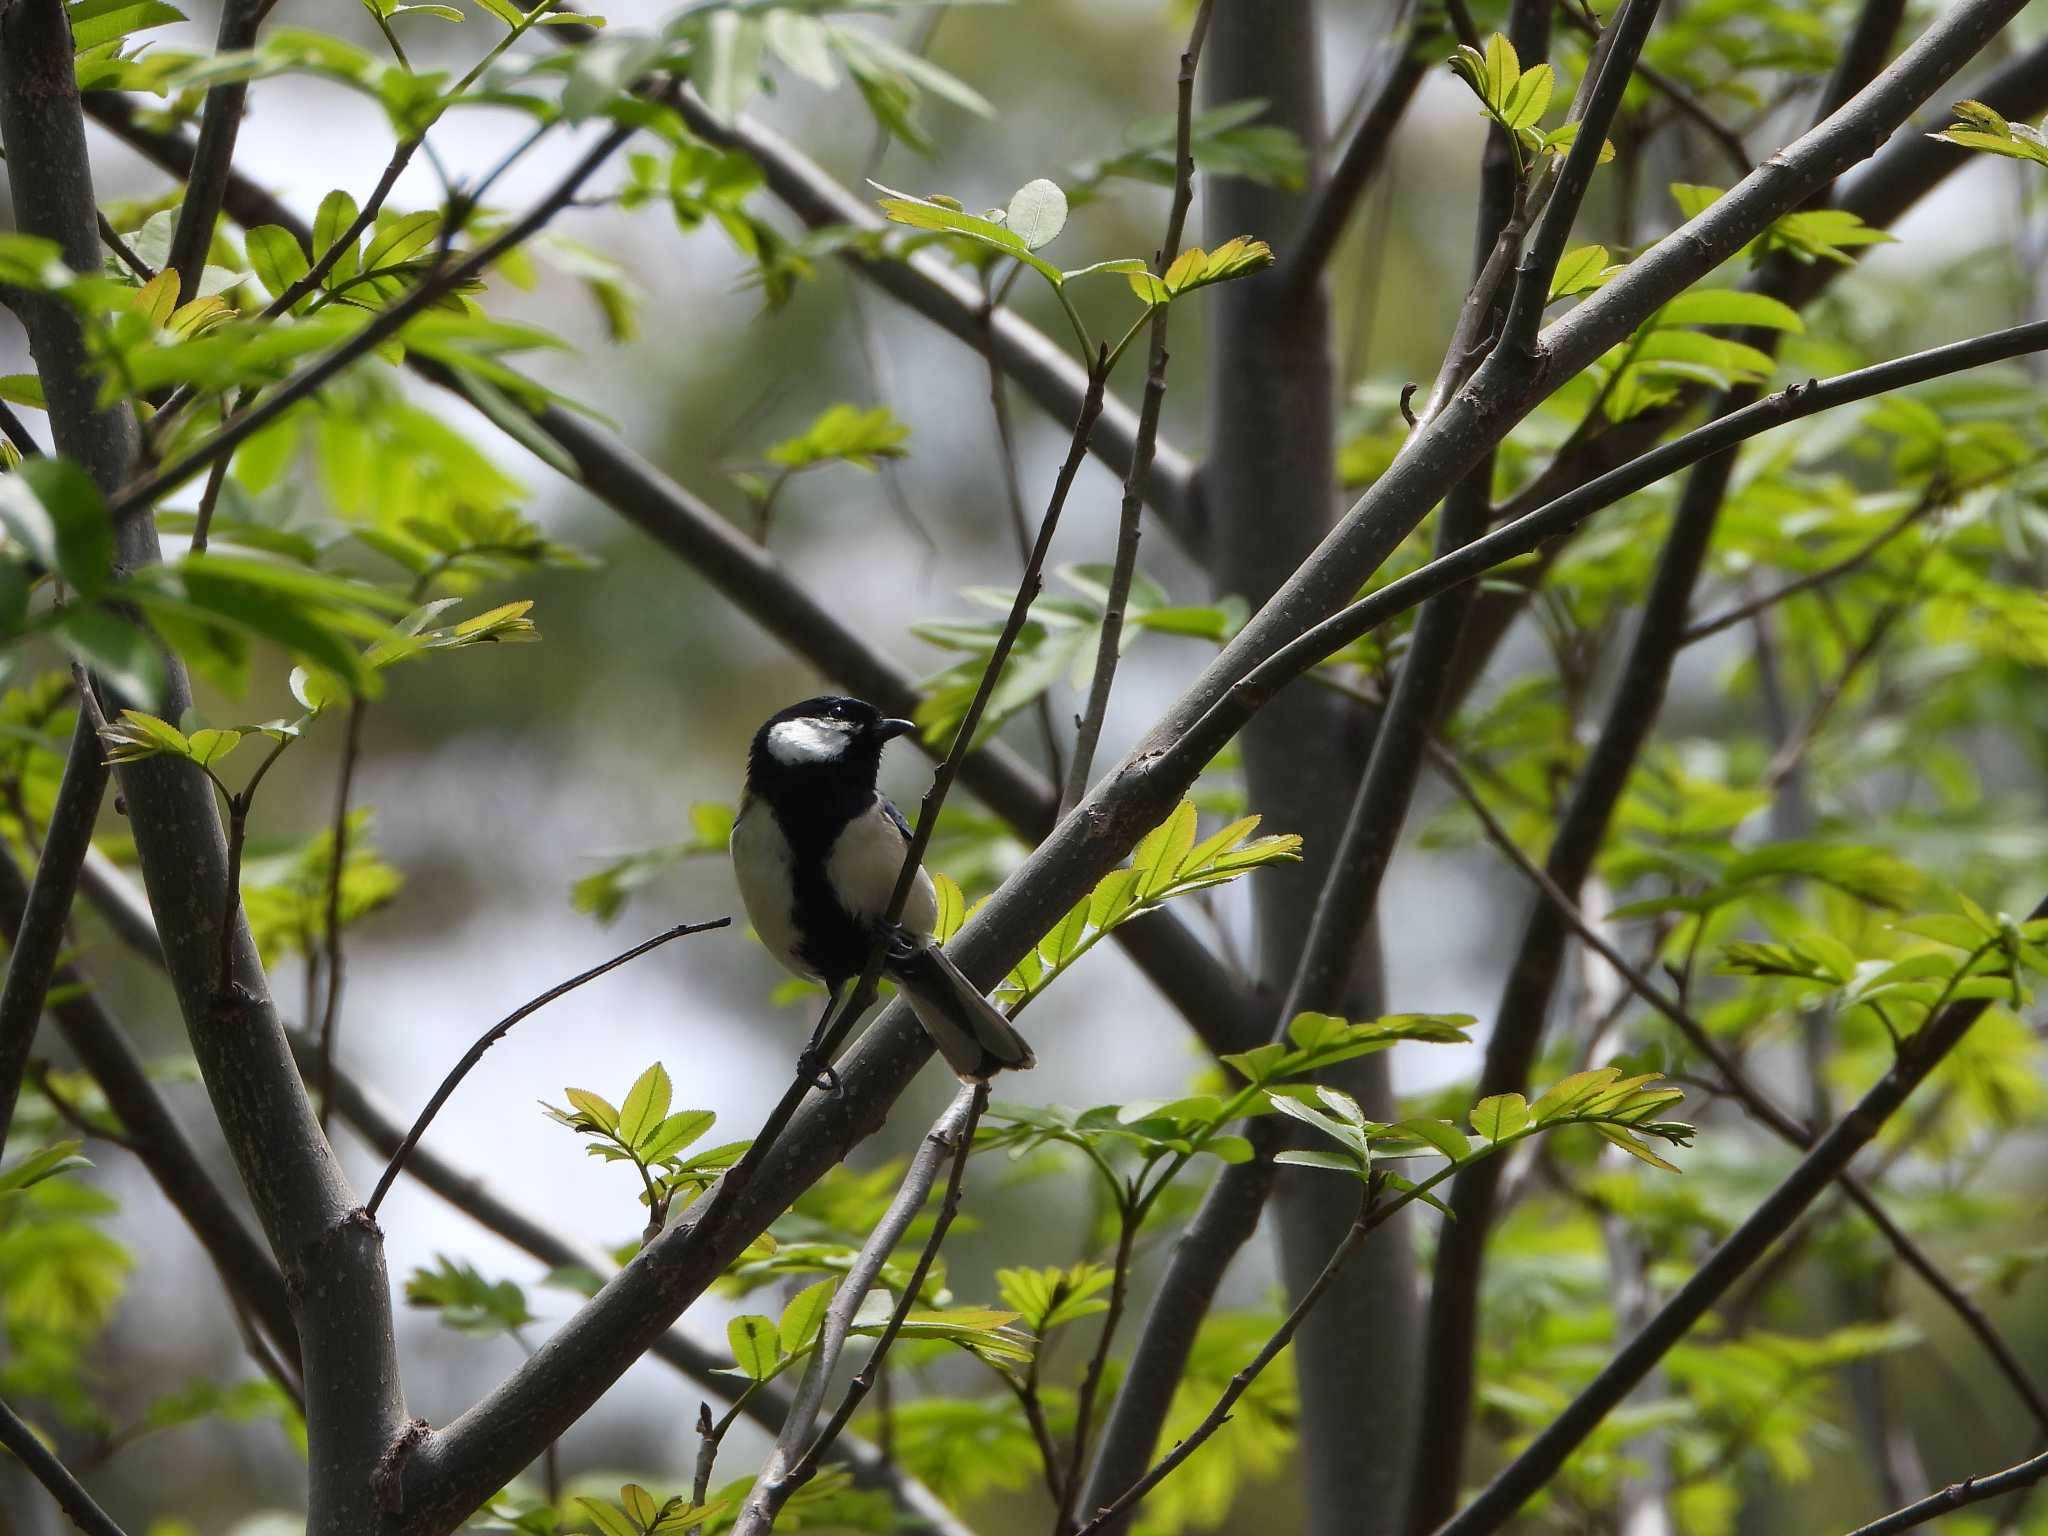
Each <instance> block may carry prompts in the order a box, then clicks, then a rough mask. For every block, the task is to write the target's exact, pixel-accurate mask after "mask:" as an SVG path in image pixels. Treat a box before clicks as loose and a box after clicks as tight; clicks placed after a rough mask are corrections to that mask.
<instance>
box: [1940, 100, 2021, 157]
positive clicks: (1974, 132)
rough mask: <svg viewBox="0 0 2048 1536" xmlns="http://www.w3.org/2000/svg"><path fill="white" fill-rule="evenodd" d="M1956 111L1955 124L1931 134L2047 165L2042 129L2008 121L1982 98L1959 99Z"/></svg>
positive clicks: (1945, 139) (1993, 152) (1963, 144)
mask: <svg viewBox="0 0 2048 1536" xmlns="http://www.w3.org/2000/svg"><path fill="white" fill-rule="evenodd" d="M1955 113H1956V120H1955V121H1954V122H1953V123H1951V124H1950V125H1949V126H1948V127H1946V128H1944V129H1942V131H1941V132H1939V133H1931V134H1929V135H1928V137H1929V138H1931V139H1940V140H1941V141H1942V142H1943V143H1945V144H1955V145H1959V146H1961V147H1962V148H1964V149H1980V150H1983V151H1984V152H1985V153H1986V154H1991V155H2004V156H2005V157H2006V158H2008V159H2012V160H2031V161H2033V162H2034V164H2036V165H2048V137H2043V135H2042V133H2041V130H2040V129H2038V128H2035V127H2032V126H2030V125H2029V124H2026V123H2009V122H2007V121H2006V120H2005V119H2004V118H2003V117H2000V116H1999V115H1998V113H1996V112H1995V111H1993V110H1992V109H1991V108H1990V107H1987V106H1985V105H1984V103H1983V102H1981V101H1959V102H1957V103H1956V106H1955Z"/></svg>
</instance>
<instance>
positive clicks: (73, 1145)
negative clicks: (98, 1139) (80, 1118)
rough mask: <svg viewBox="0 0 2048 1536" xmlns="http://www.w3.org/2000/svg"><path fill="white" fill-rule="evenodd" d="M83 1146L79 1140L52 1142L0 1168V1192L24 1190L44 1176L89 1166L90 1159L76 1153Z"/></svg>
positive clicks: (90, 1164)
mask: <svg viewBox="0 0 2048 1536" xmlns="http://www.w3.org/2000/svg"><path fill="white" fill-rule="evenodd" d="M84 1145H85V1143H84V1142H82V1141H57V1142H52V1143H51V1144H50V1145H49V1146H47V1147H43V1148H41V1149H40V1150H38V1151H35V1152H31V1153H29V1154H27V1155H26V1156H25V1157H21V1158H18V1159H16V1160H15V1161H14V1162H13V1163H11V1164H9V1165H8V1166H7V1167H5V1168H0V1195H7V1194H13V1193H15V1192H16V1191H18V1190H24V1189H27V1188H28V1187H29V1186H30V1185H31V1184H40V1183H41V1182H42V1181H43V1180H44V1179H49V1178H54V1177H56V1176H57V1175H58V1174H60V1173H68V1172H70V1171H71V1170H72V1169H74V1168H90V1167H91V1166H92V1160H91V1159H90V1158H85V1157H81V1156H80V1155H79V1150H80V1149H81V1148H82V1147H84Z"/></svg>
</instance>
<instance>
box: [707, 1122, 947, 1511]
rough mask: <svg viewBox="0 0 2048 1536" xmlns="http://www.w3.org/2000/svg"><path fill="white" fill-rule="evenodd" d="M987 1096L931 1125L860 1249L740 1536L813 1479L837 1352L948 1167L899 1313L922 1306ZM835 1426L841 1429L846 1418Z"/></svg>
mask: <svg viewBox="0 0 2048 1536" xmlns="http://www.w3.org/2000/svg"><path fill="white" fill-rule="evenodd" d="M987 1096H988V1087H987V1085H986V1084H980V1085H976V1086H964V1087H962V1088H961V1089H960V1091H959V1092H958V1093H956V1094H955V1095H954V1096H953V1101H952V1103H950V1104H948V1105H947V1106H946V1109H945V1110H944V1112H943V1113H941V1114H940V1116H939V1118H938V1119H937V1120H935V1121H933V1122H932V1127H931V1129H930V1130H928V1131H926V1132H925V1134H924V1140H923V1142H922V1143H921V1144H920V1145H919V1147H918V1150H917V1155H916V1156H915V1157H913V1158H912V1159H911V1161H910V1166H909V1167H908V1168H907V1169H905V1170H904V1173H903V1182H902V1183H901V1184H899V1185H898V1186H897V1188H896V1198H895V1199H894V1200H892V1201H890V1202H889V1208H888V1209H887V1210H886V1211H884V1212H883V1213H882V1218H881V1220H880V1221H878V1222H876V1223H875V1227H874V1230H873V1231H872V1232H870V1233H869V1234H868V1238H867V1241H866V1242H864V1243H863V1244H861V1248H860V1252H859V1253H857V1254H856V1255H854V1259H853V1262H852V1264H851V1265H850V1266H849V1267H848V1268H847V1271H846V1274H845V1276H844V1277H843V1278H842V1279H841V1280H840V1282H839V1286H838V1289H836V1290H835V1291H833V1293H832V1304H831V1306H830V1307H829V1308H828V1309H827V1311H826V1313H825V1321H824V1323H823V1324H822V1325H821V1326H820V1328H819V1330H818V1339H817V1344H816V1346H815V1347H814V1348H813V1349H812V1351H811V1356H810V1359H808V1360H807V1361H805V1362H804V1373H803V1377H802V1379H801V1380H800V1381H799V1382H798V1383H797V1388H796V1400H795V1402H794V1403H793V1404H792V1405H791V1407H790V1411H789V1416H788V1417H787V1418H785V1419H784V1420H783V1421H782V1431H781V1433H780V1434H778V1435H777V1436H776V1437H775V1447H774V1449H773V1450H771V1451H770V1452H769V1453H768V1461H767V1464H766V1465H765V1466H763V1467H762V1469H761V1474H760V1476H759V1477H758V1478H756V1479H755V1482H754V1487H753V1491H752V1492H750V1493H749V1494H748V1495H747V1501H746V1503H745V1505H743V1506H742V1507H741V1509H740V1513H739V1519H738V1522H737V1523H736V1524H735V1525H734V1527H733V1530H734V1533H735V1536H760V1533H763V1532H766V1531H768V1530H769V1529H770V1528H771V1527H773V1525H774V1524H775V1517H776V1516H777V1515H778V1514H779V1513H780V1512H781V1510H782V1506H783V1505H784V1504H786V1503H787V1502H788V1501H789V1498H790V1495H792V1494H793V1493H795V1492H796V1491H797V1489H799V1488H801V1487H802V1486H803V1485H804V1483H805V1482H807V1481H808V1480H809V1479H810V1477H811V1475H812V1474H813V1473H814V1472H816V1470H817V1461H818V1455H819V1454H821V1453H822V1452H821V1446H822V1444H823V1443H824V1442H822V1441H821V1442H820V1444H819V1445H814V1444H813V1439H812V1435H813V1431H814V1430H815V1429H816V1427H817V1423H818V1414H819V1411H820V1410H821V1409H822V1408H823V1407H824V1403H825V1392H826V1389H827V1388H829V1387H830V1386H831V1384H832V1371H833V1368H834V1367H835V1366H837V1365H838V1363H839V1356H840V1353H841V1352H842V1351H843V1350H844V1349H845V1347H846V1341H847V1339H848V1337H850V1336H851V1334H852V1332H853V1324H854V1318H855V1316H856V1315H857V1314H858V1313H859V1311H860V1308H861V1304H862V1303H863V1302H864V1301H865V1300H866V1299H867V1295H868V1292H869V1291H871V1290H873V1289H874V1285H875V1281H876V1279H877V1278H878V1277H879V1276H880V1275H881V1273H882V1267H883V1266H884V1265H885V1264H887V1263H888V1261H889V1255H890V1254H891V1253H893V1252H895V1250H896V1246H897V1244H899V1243H900V1242H902V1240H903V1234H904V1233H905V1232H907V1231H908V1230H909V1229H910V1224H911V1223H912V1222H913V1221H915V1220H916V1219H917V1215H918V1213H919V1212H920V1211H922V1210H923V1209H924V1207H925V1203H926V1201H927V1200H929V1199H930V1197H931V1192H932V1189H933V1187H934V1186H935V1185H936V1184H937V1183H938V1181H939V1170H940V1169H941V1168H943V1167H945V1166H946V1165H947V1163H948V1162H949V1161H950V1162H951V1163H952V1165H953V1167H954V1169H955V1174H954V1177H953V1180H952V1182H951V1186H950V1187H949V1189H948V1191H947V1207H948V1208H945V1209H942V1210H941V1212H940V1218H939V1222H940V1225H939V1228H936V1229H935V1230H934V1232H933V1234H932V1236H931V1238H930V1239H928V1240H927V1242H926V1244H925V1253H924V1257H923V1259H922V1261H921V1263H920V1265H919V1267H918V1271H917V1274H916V1275H915V1276H914V1277H913V1279H912V1280H911V1282H910V1283H909V1284H908V1285H907V1286H905V1288H904V1293H903V1296H902V1298H901V1299H900V1301H899V1303H898V1311H899V1312H900V1313H902V1314H903V1315H906V1316H907V1315H908V1312H909V1309H910V1308H912V1307H914V1306H915V1305H916V1304H917V1293H918V1291H919V1289H920V1288H921V1285H922V1281H923V1277H924V1274H925V1273H926V1272H927V1271H928V1270H929V1268H930V1256H931V1255H932V1254H933V1253H934V1252H935V1251H936V1250H937V1248H938V1244H939V1240H940V1238H941V1237H942V1236H943V1235H944V1233H943V1230H942V1229H943V1226H944V1224H945V1223H946V1222H948V1221H949V1220H950V1219H951V1211H950V1207H951V1206H952V1205H953V1204H955V1203H957V1200H958V1192H959V1181H960V1175H959V1169H960V1167H961V1165H963V1164H964V1163H965V1162H966V1161H967V1153H968V1149H969V1146H970V1144H971V1143H972V1142H973V1140H974V1122H975V1121H976V1120H977V1119H979V1118H980V1112H981V1107H982V1105H983V1104H984V1103H985V1102H986V1100H987ZM901 1326H902V1325H901V1322H900V1320H899V1321H897V1322H896V1328H900V1327H901ZM894 1332H895V1330H894V1329H892V1330H891V1331H890V1332H888V1333H885V1334H884V1335H883V1336H882V1339H881V1341H880V1342H879V1343H878V1344H877V1345H876V1347H875V1353H874V1354H873V1355H872V1356H871V1357H870V1358H869V1361H868V1365H867V1367H866V1369H865V1370H864V1371H863V1372H862V1374H863V1376H865V1377H867V1378H868V1379H869V1380H870V1381H872V1379H873V1373H874V1372H875V1370H876V1369H877V1368H878V1362H879V1361H880V1359H881V1356H882V1353H883V1351H884V1350H886V1349H887V1348H888V1345H889V1343H890V1342H891V1341H892V1339H893V1337H894ZM849 1395H850V1394H849ZM835 1419H837V1416H836V1415H835ZM837 1421H838V1422H839V1423H841V1424H842V1425H843V1423H844V1420H843V1419H837ZM828 1433H831V1432H830V1431H828ZM700 1502H701V1498H700Z"/></svg>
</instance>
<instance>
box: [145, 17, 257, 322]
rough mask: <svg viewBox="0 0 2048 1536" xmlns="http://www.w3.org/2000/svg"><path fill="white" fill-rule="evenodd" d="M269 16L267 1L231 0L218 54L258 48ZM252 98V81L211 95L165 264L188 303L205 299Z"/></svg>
mask: <svg viewBox="0 0 2048 1536" xmlns="http://www.w3.org/2000/svg"><path fill="white" fill-rule="evenodd" d="M264 10H265V6H264V4H263V0H225V3H224V4H223V5H222V6H221V11H220V32H219V34H218V35H217V36H216V38H215V39H214V51H215V52H217V53H223V54H231V53H239V52H241V51H242V50H243V49H245V48H248V47H251V46H253V45H254V44H255V41H256V27H257V24H258V22H260V21H261V20H262V18H263V12H264ZM248 95H249V82H248V81H246V80H228V81H225V82H222V83H220V84H217V85H214V86H212V87H211V88H209V89H208V91H207V93H206V105H205V107H204V108H203V109H202V111H201V112H200V117H199V144H198V149H197V152H196V153H195V155H194V157H193V164H192V173H191V175H190V176H188V177H187V178H186V185H185V201H184V202H183V203H182V204H181V205H179V208H178V222H177V224H176V226H175V227H174V228H173V229H172V231H171V253H170V256H169V258H168V259H167V260H166V262H165V265H166V266H167V267H169V268H170V270H171V271H173V272H175V273H177V274H178V292H179V294H180V296H181V297H183V298H187V299H192V298H197V297H198V295H199V279H200V276H201V274H202V273H203V272H204V271H205V270H206V253H207V250H208V248H209V247H211V246H212V244H213V227H214V224H215V222H216V221H217V220H218V219H219V218H220V211H221V200H222V198H223V197H225V196H226V195H227V182H228V176H229V174H230V173H231V172H232V170H233V167H234V161H235V139H236V137H237V136H238V135H239V134H240V132H241V129H242V109H243V106H244V105H245V103H246V102H247V99H248Z"/></svg>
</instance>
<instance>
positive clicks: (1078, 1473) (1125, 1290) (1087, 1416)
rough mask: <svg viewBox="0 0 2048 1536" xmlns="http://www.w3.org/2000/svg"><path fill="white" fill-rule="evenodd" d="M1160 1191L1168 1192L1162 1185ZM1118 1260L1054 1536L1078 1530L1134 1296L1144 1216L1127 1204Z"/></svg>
mask: <svg viewBox="0 0 2048 1536" xmlns="http://www.w3.org/2000/svg"><path fill="white" fill-rule="evenodd" d="M1158 1187H1159V1188H1164V1187H1165V1185H1164V1183H1161V1184H1160V1185H1159V1186H1158ZM1119 1215H1120V1217H1121V1218H1122V1219H1121V1220H1120V1221H1119V1222H1118V1224H1117V1238H1116V1258H1115V1259H1114V1260H1113V1261H1112V1263H1111V1266H1110V1284H1109V1309H1108V1310H1107V1311H1106V1312H1104V1313H1103V1314H1102V1331H1101V1332H1100V1333H1099V1334H1097V1335H1096V1338H1095V1348H1094V1349H1093V1350H1091V1351H1090V1352H1089V1355H1088V1367H1087V1369H1086V1370H1085V1371H1084V1372H1083V1373H1082V1376H1081V1391H1080V1395H1079V1396H1078V1397H1076V1398H1075V1400H1074V1439H1073V1444H1072V1446H1071V1447H1070V1448H1069V1450H1068V1452H1067V1472H1066V1476H1065V1478H1063V1479H1062V1480H1061V1493H1060V1499H1059V1504H1058V1510H1059V1513H1058V1514H1057V1515H1056V1516H1055V1517H1054V1520H1053V1536H1065V1533H1066V1532H1068V1531H1071V1530H1072V1529H1073V1528H1074V1515H1075V1506H1076V1505H1077V1504H1078V1503H1079V1502H1080V1498H1081V1483H1082V1474H1083V1473H1084V1472H1086V1471H1087V1469H1088V1439H1089V1430H1090V1429H1091V1428H1092V1427H1093V1425H1094V1421H1095V1400H1096V1398H1097V1397H1098V1396H1100V1395H1101V1392H1102V1376H1103V1372H1104V1371H1106V1370H1108V1368H1109V1352H1110V1349H1111V1347H1112V1346H1113V1345H1114V1344H1115V1343H1116V1331H1117V1325H1118V1324H1119V1323H1120V1322H1122V1321H1123V1315H1124V1307H1125V1304H1126V1303H1127V1302H1128V1301H1129V1300H1130V1294H1131V1250H1132V1247H1133V1245H1134V1244H1135V1243H1136V1242H1137V1239H1138V1228H1139V1226H1140V1224H1141V1223H1142V1222H1143V1221H1144V1212H1143V1211H1142V1210H1136V1209H1133V1208H1132V1206H1131V1205H1130V1203H1129V1202H1128V1201H1127V1202H1126V1203H1125V1205H1124V1206H1123V1208H1122V1210H1121V1211H1120V1212H1119Z"/></svg>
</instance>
